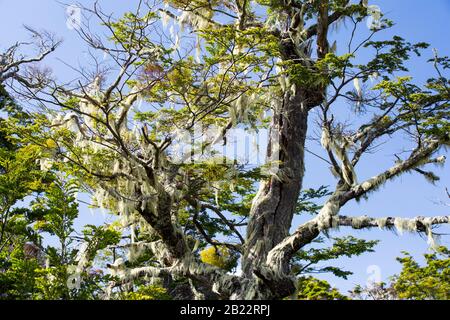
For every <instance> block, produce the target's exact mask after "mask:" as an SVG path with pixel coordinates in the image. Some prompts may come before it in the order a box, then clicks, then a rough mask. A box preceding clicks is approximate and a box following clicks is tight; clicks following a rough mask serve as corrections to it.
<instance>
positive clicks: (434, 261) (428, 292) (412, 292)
mask: <svg viewBox="0 0 450 320" xmlns="http://www.w3.org/2000/svg"><path fill="white" fill-rule="evenodd" d="M424 257H425V262H426V265H424V266H420V264H419V263H418V262H417V261H416V260H415V259H414V258H413V257H412V256H411V255H409V254H408V253H406V252H405V255H404V257H401V258H397V260H398V261H399V262H400V263H401V264H402V271H401V272H400V274H398V275H395V276H393V277H392V279H391V281H390V283H389V284H388V285H386V284H385V283H374V284H373V285H372V286H371V287H366V288H362V287H360V286H358V287H356V288H355V289H354V290H353V291H352V292H351V295H352V296H354V297H357V298H359V299H365V298H369V299H373V300H386V299H389V300H398V299H406V300H448V299H449V292H450V290H449V289H450V276H449V266H450V259H449V251H448V249H447V248H445V247H439V248H438V249H437V250H436V251H435V252H433V253H429V254H425V255H424Z"/></svg>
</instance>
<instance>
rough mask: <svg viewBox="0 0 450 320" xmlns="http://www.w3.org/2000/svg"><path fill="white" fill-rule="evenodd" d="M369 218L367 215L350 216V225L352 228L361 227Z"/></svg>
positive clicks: (366, 223)
mask: <svg viewBox="0 0 450 320" xmlns="http://www.w3.org/2000/svg"><path fill="white" fill-rule="evenodd" d="M369 222H370V218H369V217H368V216H361V217H354V218H352V227H353V228H354V229H361V228H363V227H364V226H366V225H368V223H369Z"/></svg>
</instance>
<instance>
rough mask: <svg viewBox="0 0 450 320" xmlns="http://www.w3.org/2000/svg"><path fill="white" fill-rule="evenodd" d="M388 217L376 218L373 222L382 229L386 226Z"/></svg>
mask: <svg viewBox="0 0 450 320" xmlns="http://www.w3.org/2000/svg"><path fill="white" fill-rule="evenodd" d="M387 221H388V219H387V218H377V219H375V222H376V224H377V226H378V228H380V229H384V228H385V227H386V224H387Z"/></svg>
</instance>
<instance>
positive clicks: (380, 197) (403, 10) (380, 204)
mask: <svg viewBox="0 0 450 320" xmlns="http://www.w3.org/2000/svg"><path fill="white" fill-rule="evenodd" d="M369 2H370V3H371V4H377V5H379V6H380V7H381V9H382V11H383V12H384V13H385V14H386V15H387V17H388V18H390V19H392V20H394V21H395V22H396V26H395V27H394V28H393V29H391V30H390V31H387V32H385V33H383V34H382V35H383V38H384V37H386V38H388V37H389V36H391V35H393V34H397V35H400V36H402V37H404V38H405V39H407V40H408V41H410V42H419V41H425V42H428V43H430V44H431V47H432V48H437V49H438V50H439V52H440V53H441V54H442V55H450V41H448V34H450V24H449V22H450V1H449V0H433V1H425V0H395V1H392V0H382V1H369ZM81 3H82V4H85V5H90V4H92V3H93V1H81ZM100 3H101V4H102V6H103V7H104V9H105V10H106V11H111V12H114V13H115V14H116V15H117V16H119V15H120V14H121V13H122V12H124V11H127V10H129V9H132V8H134V4H135V3H137V1H100ZM0 12H1V16H2V19H1V21H0V50H2V49H4V48H5V47H7V46H8V45H11V44H12V43H14V42H16V41H23V40H26V39H27V34H26V32H25V30H24V29H23V25H24V24H26V25H29V26H32V27H34V28H36V29H46V30H49V31H53V32H55V33H56V34H57V35H58V36H59V37H61V38H63V39H64V43H63V45H62V46H61V47H60V48H59V49H58V51H57V52H56V54H54V55H53V56H52V57H51V58H50V59H49V60H47V62H46V63H47V64H48V65H50V66H52V68H53V70H54V73H55V74H56V75H57V76H58V77H60V78H61V79H71V78H72V77H73V76H74V75H73V71H71V70H70V69H68V68H67V67H66V66H64V65H63V64H62V63H60V62H59V61H57V60H55V57H59V58H63V60H64V61H65V62H66V63H69V64H70V65H73V66H76V65H78V64H81V65H83V63H84V62H86V53H85V52H84V46H83V43H82V42H81V41H80V40H79V39H78V37H77V35H76V33H75V32H74V31H72V30H69V29H68V28H67V27H66V16H65V9H64V7H63V6H62V5H61V4H59V3H58V2H56V1H54V0H39V1H33V0H15V1H11V0H0ZM338 39H339V36H338ZM338 43H339V42H338ZM431 56H432V52H431V48H430V49H429V50H428V51H426V52H425V55H424V57H423V59H421V60H413V62H412V63H411V71H412V75H413V76H414V77H415V78H417V79H418V80H424V79H426V78H427V77H428V76H430V75H431V73H430V72H431V69H430V66H429V65H427V64H426V63H424V61H425V60H426V59H428V58H430V57H431ZM389 142H390V143H388V144H387V145H386V146H385V147H386V149H384V148H381V149H380V151H379V152H377V153H375V154H373V155H370V156H368V157H366V158H365V161H363V162H362V165H361V167H360V168H359V170H358V172H359V178H360V180H361V179H363V178H367V177H370V176H372V175H374V174H376V173H379V172H380V171H381V170H383V169H385V168H387V167H389V166H390V165H392V162H393V160H394V159H393V156H392V154H393V152H396V151H397V152H398V151H399V150H401V149H402V147H403V141H400V140H394V141H389ZM309 148H310V149H311V150H314V151H318V152H320V150H319V147H318V146H317V145H314V144H310V145H309ZM306 170H307V172H306V179H305V183H304V186H305V187H318V186H320V185H331V186H334V183H335V182H334V181H333V179H332V178H331V177H330V174H329V170H328V168H327V166H326V165H324V164H322V163H321V162H320V161H319V160H317V158H314V157H313V156H311V155H307V168H306ZM434 171H435V172H436V173H437V174H439V175H440V176H441V181H440V182H438V183H437V184H436V185H435V186H432V185H430V184H428V183H426V182H425V180H424V179H423V177H421V176H418V175H414V174H405V175H403V176H401V177H400V178H398V179H396V180H394V181H393V182H389V183H388V184H387V185H386V186H385V187H383V188H382V189H381V190H380V191H378V192H377V193H374V194H372V195H371V197H370V199H369V201H364V200H363V201H361V202H360V203H359V204H357V203H349V204H348V205H347V206H345V207H344V208H343V210H342V211H341V213H342V214H346V215H363V214H367V215H370V216H375V217H381V216H388V215H389V216H401V217H413V216H417V215H423V216H428V215H448V214H449V213H448V211H449V207H448V206H444V205H442V204H438V202H439V201H447V202H450V200H449V199H446V195H445V190H444V188H445V186H447V187H449V188H450V182H449V178H450V169H449V165H447V166H446V167H445V168H443V169H436V170H434ZM446 184H447V185H446ZM82 209H83V211H82V213H81V215H82V217H81V218H80V219H79V221H78V223H77V225H79V226H80V225H83V224H86V223H100V222H101V221H102V219H103V217H102V215H101V214H99V213H95V214H93V215H91V213H89V210H88V209H87V208H85V207H84V206H82ZM298 221H299V220H296V221H295V222H298ZM439 231H440V232H443V233H450V228H449V227H448V226H445V227H442V228H441V229H440V230H439ZM348 234H353V235H356V236H358V237H361V238H365V239H379V240H382V241H381V243H380V244H379V245H378V246H377V247H376V252H375V253H369V254H365V255H363V256H361V257H357V258H353V259H351V260H349V259H341V260H339V261H336V263H335V265H340V266H345V267H346V268H347V269H349V270H351V271H353V272H354V275H353V276H350V278H349V280H348V281H344V280H340V279H337V278H335V277H332V276H323V278H325V279H327V280H329V281H330V282H331V283H332V284H333V285H335V286H337V287H338V288H340V289H341V290H343V291H346V290H348V289H350V288H352V287H353V286H354V285H355V284H364V283H365V282H366V279H367V278H368V277H369V276H370V274H368V273H367V269H368V268H370V266H378V267H379V270H380V272H381V278H382V279H383V280H385V279H386V278H387V277H389V276H391V275H392V274H394V273H396V272H398V271H399V270H400V266H399V264H398V263H397V262H396V261H395V258H396V257H398V256H400V255H401V251H403V250H406V251H409V252H411V253H413V254H414V255H415V256H417V257H419V256H420V255H421V254H423V253H425V252H427V250H428V246H427V243H426V240H425V239H422V238H420V237H419V236H417V235H408V234H406V235H403V236H398V235H395V234H394V233H392V232H387V231H381V230H371V231H356V233H355V231H351V230H345V229H343V230H341V232H338V233H333V234H332V235H333V236H336V235H339V236H342V235H348ZM442 243H443V244H445V245H447V246H448V245H450V236H446V237H444V238H443V241H442Z"/></svg>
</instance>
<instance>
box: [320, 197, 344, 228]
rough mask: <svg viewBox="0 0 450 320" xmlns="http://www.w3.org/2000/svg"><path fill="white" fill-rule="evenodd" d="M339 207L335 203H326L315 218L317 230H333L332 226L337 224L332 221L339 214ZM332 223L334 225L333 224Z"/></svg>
mask: <svg viewBox="0 0 450 320" xmlns="http://www.w3.org/2000/svg"><path fill="white" fill-rule="evenodd" d="M339 209H340V206H339V204H338V203H337V202H336V201H333V200H331V201H328V202H327V203H326V204H325V205H324V206H323V207H322V209H321V210H320V212H319V215H318V216H317V218H316V219H317V226H318V228H319V230H326V229H330V228H333V227H335V226H333V224H334V223H335V224H337V223H336V221H334V220H333V218H334V217H337V214H338V213H339ZM333 221H334V223H333Z"/></svg>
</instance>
